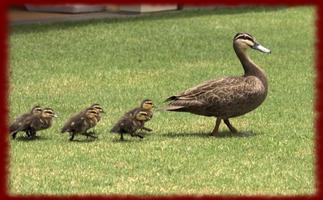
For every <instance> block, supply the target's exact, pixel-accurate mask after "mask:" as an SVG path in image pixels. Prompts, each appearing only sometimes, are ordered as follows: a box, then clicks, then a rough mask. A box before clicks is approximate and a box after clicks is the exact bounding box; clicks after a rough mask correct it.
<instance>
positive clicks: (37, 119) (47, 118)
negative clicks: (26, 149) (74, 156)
mask: <svg viewBox="0 0 323 200" xmlns="http://www.w3.org/2000/svg"><path fill="white" fill-rule="evenodd" d="M54 117H57V115H56V114H55V111H54V109H52V108H44V109H43V111H42V112H41V113H40V115H35V116H32V117H31V123H30V125H29V127H28V129H29V131H30V135H31V138H34V137H35V136H36V132H37V131H41V130H44V129H48V128H50V127H51V126H52V124H53V118H54Z"/></svg>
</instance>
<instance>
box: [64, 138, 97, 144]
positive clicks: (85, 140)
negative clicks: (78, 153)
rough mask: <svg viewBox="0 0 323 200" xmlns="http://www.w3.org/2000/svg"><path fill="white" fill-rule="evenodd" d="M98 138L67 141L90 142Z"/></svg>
mask: <svg viewBox="0 0 323 200" xmlns="http://www.w3.org/2000/svg"><path fill="white" fill-rule="evenodd" d="M96 140H98V139H82V140H81V139H74V140H72V141H70V140H69V142H75V143H91V142H94V141H96Z"/></svg>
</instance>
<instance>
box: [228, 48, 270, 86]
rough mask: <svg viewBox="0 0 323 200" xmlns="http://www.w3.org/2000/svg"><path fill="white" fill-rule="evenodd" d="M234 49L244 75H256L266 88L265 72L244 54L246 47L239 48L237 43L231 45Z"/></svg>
mask: <svg viewBox="0 0 323 200" xmlns="http://www.w3.org/2000/svg"><path fill="white" fill-rule="evenodd" d="M233 48H234V51H235V52H236V54H237V56H238V58H239V60H240V62H241V65H242V67H243V69H244V76H256V77H258V78H259V79H260V80H261V82H262V83H263V84H264V86H265V88H267V78H266V75H265V72H264V71H263V70H262V69H260V67H258V66H257V65H256V64H255V63H254V62H253V61H252V60H251V59H250V58H249V56H248V55H247V54H246V52H245V51H246V49H243V48H240V47H239V46H238V45H233Z"/></svg>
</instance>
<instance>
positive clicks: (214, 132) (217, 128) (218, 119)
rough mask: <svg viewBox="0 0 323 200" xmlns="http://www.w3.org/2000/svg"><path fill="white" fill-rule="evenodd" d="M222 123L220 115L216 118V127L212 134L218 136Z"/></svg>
mask: <svg viewBox="0 0 323 200" xmlns="http://www.w3.org/2000/svg"><path fill="white" fill-rule="evenodd" d="M220 123H221V118H219V117H218V118H216V121H215V127H214V129H213V131H212V133H211V135H213V136H216V135H217V134H218V131H219V126H220Z"/></svg>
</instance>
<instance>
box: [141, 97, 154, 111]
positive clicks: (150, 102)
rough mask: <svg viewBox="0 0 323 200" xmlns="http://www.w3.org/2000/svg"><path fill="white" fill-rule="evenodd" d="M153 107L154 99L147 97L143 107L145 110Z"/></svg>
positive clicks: (142, 104) (142, 103)
mask: <svg viewBox="0 0 323 200" xmlns="http://www.w3.org/2000/svg"><path fill="white" fill-rule="evenodd" d="M153 107H154V104H153V101H152V100H150V99H145V100H143V101H142V102H141V108H143V109H145V110H151V109H153Z"/></svg>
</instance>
